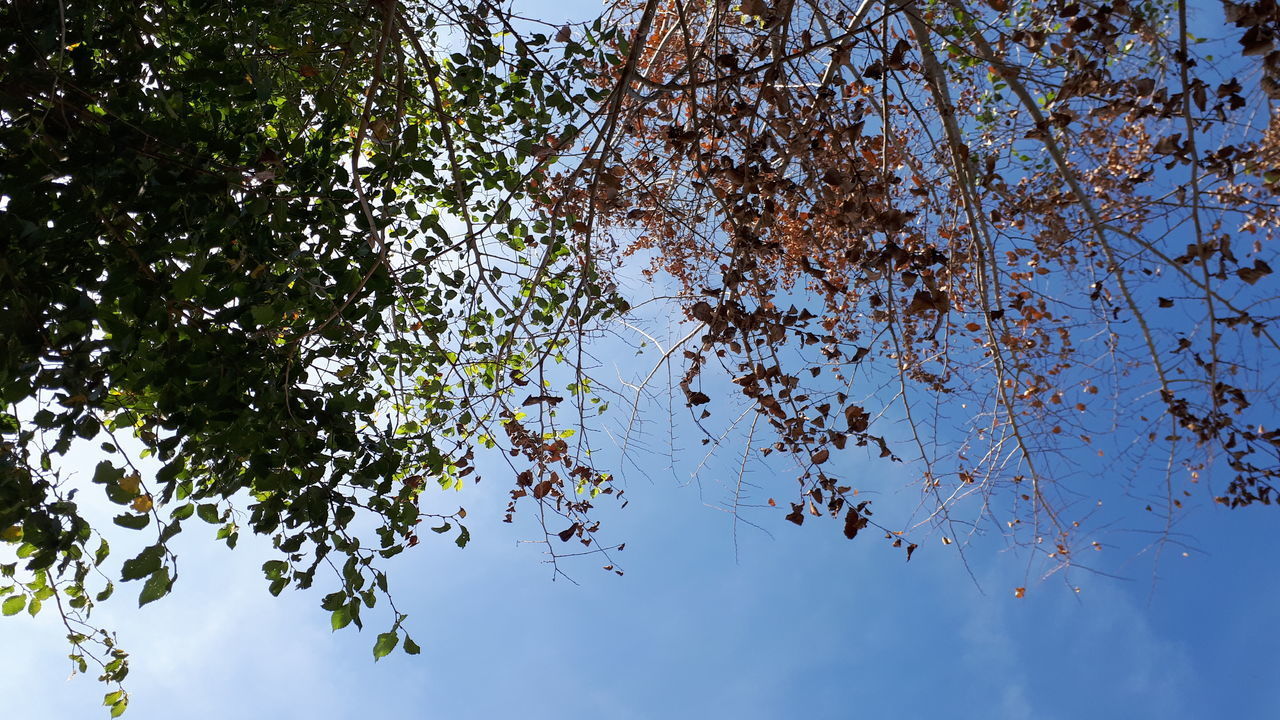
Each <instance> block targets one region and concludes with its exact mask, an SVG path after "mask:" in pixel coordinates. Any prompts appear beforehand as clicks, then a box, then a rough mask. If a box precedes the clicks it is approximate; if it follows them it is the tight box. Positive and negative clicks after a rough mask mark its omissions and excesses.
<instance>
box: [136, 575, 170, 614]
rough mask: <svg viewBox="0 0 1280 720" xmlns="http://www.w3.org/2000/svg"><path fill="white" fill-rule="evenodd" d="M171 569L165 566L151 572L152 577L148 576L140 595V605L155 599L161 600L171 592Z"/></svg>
mask: <svg viewBox="0 0 1280 720" xmlns="http://www.w3.org/2000/svg"><path fill="white" fill-rule="evenodd" d="M169 585H170V581H169V571H168V570H166V569H165V568H160V569H159V570H157V571H155V572H153V573H151V577H149V578H147V582H146V584H144V585H143V586H142V592H141V593H140V594H139V595H138V606H139V607H141V606H143V605H146V604H147V603H149V602H152V601H154V600H159V599H160V598H162V597H164V596H165V595H166V594H168V592H169Z"/></svg>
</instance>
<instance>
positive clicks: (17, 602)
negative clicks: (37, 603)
mask: <svg viewBox="0 0 1280 720" xmlns="http://www.w3.org/2000/svg"><path fill="white" fill-rule="evenodd" d="M26 604H27V596H26V595H14V596H13V597H11V598H9V599H7V600H5V601H4V604H3V605H0V612H2V613H4V614H5V615H17V614H18V613H20V612H22V608H24V607H26Z"/></svg>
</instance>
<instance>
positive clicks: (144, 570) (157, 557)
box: [120, 545, 164, 580]
mask: <svg viewBox="0 0 1280 720" xmlns="http://www.w3.org/2000/svg"><path fill="white" fill-rule="evenodd" d="M163 558H164V546H163V545H152V546H150V547H148V548H146V549H144V550H143V551H142V552H140V553H138V555H137V556H136V557H133V558H130V559H128V560H125V561H124V564H123V565H121V566H120V579H121V580H137V579H138V578H144V577H147V576H148V575H152V574H154V573H155V571H157V570H159V569H160V565H161V560H162V559H163Z"/></svg>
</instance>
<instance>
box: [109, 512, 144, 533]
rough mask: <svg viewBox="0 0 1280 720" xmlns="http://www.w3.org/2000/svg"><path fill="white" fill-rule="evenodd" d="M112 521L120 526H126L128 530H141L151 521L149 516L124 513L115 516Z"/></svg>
mask: <svg viewBox="0 0 1280 720" xmlns="http://www.w3.org/2000/svg"><path fill="white" fill-rule="evenodd" d="M114 522H115V524H117V525H119V526H120V527H127V528H129V529H130V530H141V529H142V528H144V527H146V526H147V523H149V522H151V516H150V515H134V514H133V513H125V514H123V515H117V516H115V519H114Z"/></svg>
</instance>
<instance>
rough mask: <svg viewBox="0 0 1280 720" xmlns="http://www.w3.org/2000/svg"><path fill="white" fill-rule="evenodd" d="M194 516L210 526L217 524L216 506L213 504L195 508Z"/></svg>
mask: <svg viewBox="0 0 1280 720" xmlns="http://www.w3.org/2000/svg"><path fill="white" fill-rule="evenodd" d="M196 515H197V516H199V517H200V519H201V520H203V521H205V522H207V523H209V524H210V525H217V524H218V522H219V518H218V506H217V505H215V504H214V503H204V504H202V505H200V506H199V507H197V508H196Z"/></svg>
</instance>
